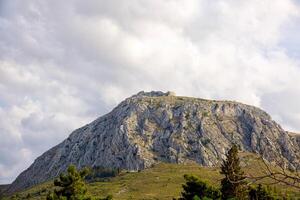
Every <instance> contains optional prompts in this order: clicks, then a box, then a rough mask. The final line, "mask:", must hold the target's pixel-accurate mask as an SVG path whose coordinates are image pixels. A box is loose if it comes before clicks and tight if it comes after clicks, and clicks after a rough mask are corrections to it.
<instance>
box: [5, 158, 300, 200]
mask: <svg viewBox="0 0 300 200" xmlns="http://www.w3.org/2000/svg"><path fill="white" fill-rule="evenodd" d="M240 156H241V166H242V167H243V170H244V171H245V174H254V175H261V174H263V173H264V172H263V171H262V169H263V168H262V167H263V163H261V161H260V160H259V158H258V157H257V156H255V155H253V154H249V153H242V154H240ZM185 174H193V175H195V176H196V177H198V178H199V179H201V180H202V181H204V182H206V183H207V184H208V185H210V186H213V187H216V188H220V180H221V179H222V178H224V176H222V175H221V174H220V169H219V168H206V167H201V166H199V165H197V164H195V163H190V164H185V165H178V164H167V163H160V164H158V165H155V166H154V167H153V168H150V169H146V170H143V171H140V172H126V171H122V172H121V173H120V174H119V175H118V176H116V177H113V178H109V179H102V181H101V182H92V183H88V185H87V195H89V196H93V197H100V198H105V197H106V196H108V195H113V199H120V200H125V199H144V200H146V199H162V200H164V199H169V200H170V199H172V198H179V197H180V196H181V192H182V184H184V183H185V179H184V175H185ZM270 182H271V180H270V179H264V180H262V181H260V182H258V183H262V184H263V185H266V184H268V183H270ZM53 188H54V186H53V181H50V182H46V183H43V184H40V185H37V186H34V187H32V188H30V189H28V190H26V191H23V192H21V193H18V194H15V195H14V196H13V197H11V198H10V199H14V198H15V199H33V200H35V199H46V196H47V194H48V193H49V191H53ZM267 189H268V190H270V191H271V192H272V193H276V194H278V195H280V196H285V197H290V198H291V199H297V197H299V196H300V192H299V191H297V190H296V189H293V188H292V187H288V186H286V185H283V184H276V185H272V186H268V188H267Z"/></svg>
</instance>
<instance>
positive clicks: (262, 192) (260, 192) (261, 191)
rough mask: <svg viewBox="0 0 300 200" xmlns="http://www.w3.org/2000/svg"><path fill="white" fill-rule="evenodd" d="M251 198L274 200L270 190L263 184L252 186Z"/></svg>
mask: <svg viewBox="0 0 300 200" xmlns="http://www.w3.org/2000/svg"><path fill="white" fill-rule="evenodd" d="M249 199H250V200H274V199H275V198H274V197H273V196H272V194H271V193H270V192H268V191H267V190H266V189H265V188H264V187H262V185H261V184H259V185H258V187H256V188H251V189H250V191H249Z"/></svg>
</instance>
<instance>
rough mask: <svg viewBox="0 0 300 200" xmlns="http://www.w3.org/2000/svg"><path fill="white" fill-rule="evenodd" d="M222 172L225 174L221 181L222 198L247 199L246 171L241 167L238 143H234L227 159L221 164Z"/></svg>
mask: <svg viewBox="0 0 300 200" xmlns="http://www.w3.org/2000/svg"><path fill="white" fill-rule="evenodd" d="M221 174H223V175H224V176H225V177H224V178H223V179H222V181H221V186H222V188H221V192H222V199H232V198H237V199H245V198H246V197H245V196H246V192H245V191H246V188H245V185H246V183H245V181H244V179H245V177H244V172H243V171H242V169H241V167H240V160H239V157H238V147H237V145H233V146H232V148H231V149H230V150H229V151H228V153H227V154H226V160H224V161H223V164H222V166H221Z"/></svg>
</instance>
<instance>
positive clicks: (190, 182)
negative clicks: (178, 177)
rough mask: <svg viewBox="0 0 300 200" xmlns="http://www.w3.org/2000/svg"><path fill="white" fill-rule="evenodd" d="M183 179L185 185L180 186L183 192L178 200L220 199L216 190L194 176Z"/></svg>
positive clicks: (186, 176) (185, 176)
mask: <svg viewBox="0 0 300 200" xmlns="http://www.w3.org/2000/svg"><path fill="white" fill-rule="evenodd" d="M184 179H185V180H186V183H185V184H184V185H182V188H183V192H182V193H181V196H182V197H181V198H179V200H194V199H195V200H197V199H204V198H205V199H219V198H220V197H221V193H220V191H219V190H218V189H215V188H213V187H211V186H208V185H207V183H206V182H204V181H201V180H200V179H198V178H197V177H195V176H192V175H184Z"/></svg>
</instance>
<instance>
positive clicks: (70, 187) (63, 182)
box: [47, 165, 89, 200]
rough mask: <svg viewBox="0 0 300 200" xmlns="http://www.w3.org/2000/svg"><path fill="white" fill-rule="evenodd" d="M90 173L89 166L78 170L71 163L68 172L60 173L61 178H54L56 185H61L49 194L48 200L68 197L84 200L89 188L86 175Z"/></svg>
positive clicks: (74, 199) (67, 198) (69, 199)
mask: <svg viewBox="0 0 300 200" xmlns="http://www.w3.org/2000/svg"><path fill="white" fill-rule="evenodd" d="M88 173H89V170H88V169H87V168H84V169H82V170H81V171H77V169H76V167H75V166H74V165H70V166H69V167H68V170H67V174H60V176H59V178H57V179H55V180H54V185H55V186H57V187H59V189H56V190H55V191H54V193H51V194H49V195H48V197H47V200H56V199H59V200H60V199H66V200H82V199H87V198H86V197H85V194H86V191H87V188H86V185H85V182H84V178H85V176H86V175H87V174H88Z"/></svg>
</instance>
